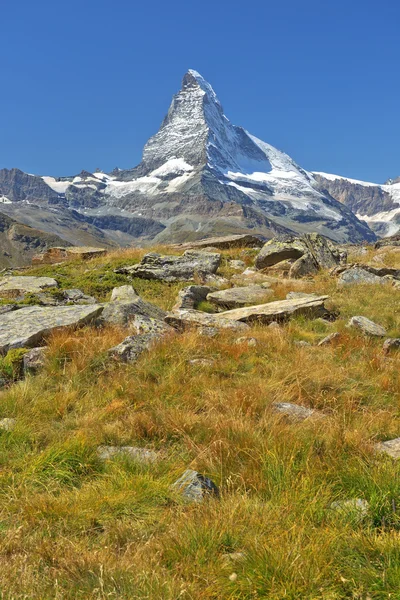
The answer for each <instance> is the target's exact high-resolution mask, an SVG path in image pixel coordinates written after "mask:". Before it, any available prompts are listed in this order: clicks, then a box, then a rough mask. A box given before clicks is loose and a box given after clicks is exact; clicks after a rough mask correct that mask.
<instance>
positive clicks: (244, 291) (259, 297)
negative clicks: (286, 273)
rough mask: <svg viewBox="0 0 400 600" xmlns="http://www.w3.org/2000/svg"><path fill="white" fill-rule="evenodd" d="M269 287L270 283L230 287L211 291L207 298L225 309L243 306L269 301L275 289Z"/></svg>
mask: <svg viewBox="0 0 400 600" xmlns="http://www.w3.org/2000/svg"><path fill="white" fill-rule="evenodd" d="M268 288H269V284H264V285H249V286H246V287H234V288H228V289H227V290H219V291H218V292H211V293H209V294H208V295H207V300H208V302H211V303H212V304H214V305H215V306H217V307H219V308H223V309H225V310H229V309H231V308H241V307H242V306H246V305H249V304H263V303H265V302H266V301H268V296H271V295H273V291H272V290H271V289H268Z"/></svg>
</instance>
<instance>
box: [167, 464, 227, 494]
mask: <svg viewBox="0 0 400 600" xmlns="http://www.w3.org/2000/svg"><path fill="white" fill-rule="evenodd" d="M172 487H173V489H175V490H177V491H178V492H180V493H181V494H182V496H183V497H184V498H185V499H186V500H188V501H190V502H202V501H203V500H204V498H205V497H206V496H214V497H216V498H219V489H218V488H217V486H216V485H215V483H214V482H213V481H211V479H208V477H205V476H204V475H201V474H200V473H198V472H197V471H193V470H192V469H188V470H187V471H185V472H184V474H183V475H182V477H180V478H179V479H178V480H177V481H175V483H174V484H173V486H172Z"/></svg>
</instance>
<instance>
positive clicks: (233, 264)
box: [228, 260, 246, 271]
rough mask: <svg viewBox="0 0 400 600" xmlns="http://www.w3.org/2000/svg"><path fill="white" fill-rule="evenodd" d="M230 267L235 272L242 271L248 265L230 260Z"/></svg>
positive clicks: (240, 261) (241, 261)
mask: <svg viewBox="0 0 400 600" xmlns="http://www.w3.org/2000/svg"><path fill="white" fill-rule="evenodd" d="M228 266H229V267H230V268H231V269H234V270H235V271H242V270H243V269H245V268H246V263H245V262H244V261H243V260H230V261H229V263H228Z"/></svg>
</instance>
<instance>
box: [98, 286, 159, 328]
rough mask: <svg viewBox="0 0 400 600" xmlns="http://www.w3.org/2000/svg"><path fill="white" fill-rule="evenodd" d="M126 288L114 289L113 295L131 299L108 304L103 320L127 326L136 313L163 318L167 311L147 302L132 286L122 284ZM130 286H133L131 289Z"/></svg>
mask: <svg viewBox="0 0 400 600" xmlns="http://www.w3.org/2000/svg"><path fill="white" fill-rule="evenodd" d="M122 287H123V288H124V289H123V290H120V291H118V289H119V288H115V289H114V290H113V294H112V297H114V298H118V297H121V298H130V299H129V300H126V301H125V300H115V301H112V302H109V303H108V304H106V306H105V308H104V310H103V313H102V315H101V320H102V322H103V323H110V324H112V325H121V326H127V325H129V323H130V322H131V320H132V319H133V318H134V316H135V315H141V316H143V317H151V318H152V319H158V320H160V321H161V320H163V319H164V317H165V315H166V312H165V311H164V310H162V309H161V308H158V306H155V305H154V304H151V303H150V302H146V301H145V300H143V299H142V298H141V297H140V296H138V295H137V294H136V292H135V291H134V290H133V288H132V287H131V286H122ZM128 288H131V289H130V290H129V289H128Z"/></svg>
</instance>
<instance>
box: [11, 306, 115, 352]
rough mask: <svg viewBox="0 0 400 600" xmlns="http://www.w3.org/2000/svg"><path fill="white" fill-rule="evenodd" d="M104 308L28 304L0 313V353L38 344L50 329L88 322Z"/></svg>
mask: <svg viewBox="0 0 400 600" xmlns="http://www.w3.org/2000/svg"><path fill="white" fill-rule="evenodd" d="M102 310H103V307H102V306H99V305H97V304H95V305H92V306H59V307H51V308H50V307H44V308H42V307H40V306H27V307H26V308H21V309H20V310H17V311H15V312H10V313H7V314H5V315H0V353H2V354H4V353H5V352H7V351H8V350H10V349H12V348H24V347H26V348H29V347H33V346H35V345H37V344H38V342H40V341H41V340H42V339H43V338H44V337H45V336H46V335H48V334H49V333H51V332H52V331H54V330H56V329H60V328H64V327H72V326H74V327H76V326H79V325H84V324H85V323H89V322H90V321H93V320H94V319H96V317H98V316H99V315H100V314H101V312H102Z"/></svg>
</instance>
